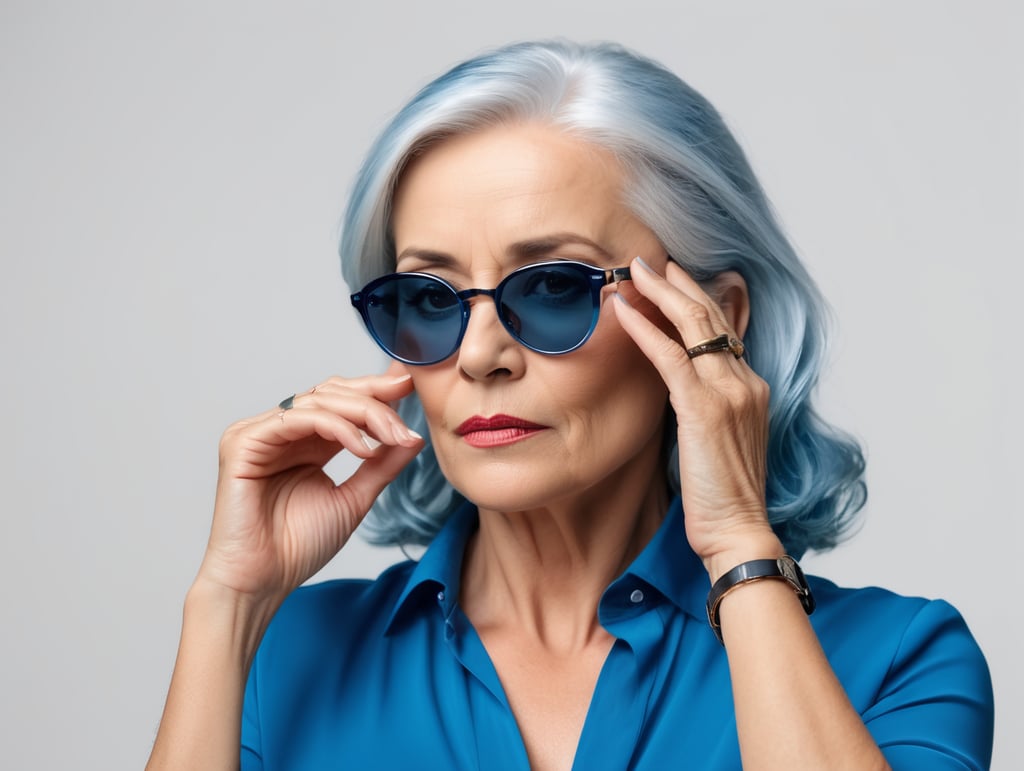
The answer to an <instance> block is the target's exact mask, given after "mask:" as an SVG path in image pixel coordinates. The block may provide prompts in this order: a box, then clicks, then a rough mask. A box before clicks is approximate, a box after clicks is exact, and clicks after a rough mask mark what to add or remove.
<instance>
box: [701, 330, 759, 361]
mask: <svg viewBox="0 0 1024 771" xmlns="http://www.w3.org/2000/svg"><path fill="white" fill-rule="evenodd" d="M745 350H746V348H744V346H743V342H742V341H741V340H739V339H738V338H735V337H731V336H729V335H725V334H722V335H716V336H715V337H709V338H708V339H707V340H701V341H700V342H699V343H697V344H696V345H695V346H693V347H692V348H687V349H686V355H687V356H689V357H690V358H691V359H695V358H697V357H698V356H703V355H704V354H705V353H721V352H723V351H728V352H729V353H731V354H732V355H733V356H735V357H736V358H737V359H738V358H740V357H741V356H742V355H743V352H744V351H745Z"/></svg>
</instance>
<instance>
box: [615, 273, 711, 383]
mask: <svg viewBox="0 0 1024 771" xmlns="http://www.w3.org/2000/svg"><path fill="white" fill-rule="evenodd" d="M611 306H612V309H613V310H614V312H615V316H616V318H617V319H618V321H619V324H620V325H621V326H622V328H623V329H624V330H626V334H628V335H629V336H630V337H631V338H633V341H634V342H635V343H636V345H637V347H638V348H639V349H640V350H641V351H642V352H643V354H644V356H646V357H647V358H648V359H649V360H650V361H651V363H652V364H654V367H655V369H657V370H658V373H659V374H660V375H661V379H662V380H664V381H665V384H666V385H667V386H668V388H669V390H670V391H675V390H677V389H679V388H681V387H692V386H695V385H697V384H698V383H699V378H698V376H697V373H696V371H695V370H694V367H693V362H692V361H691V360H690V357H689V356H687V355H686V350H685V349H684V348H683V347H682V346H681V345H680V344H679V343H678V341H676V340H674V339H673V338H672V337H670V336H669V335H667V334H666V333H665V332H664V331H663V330H662V329H660V328H659V327H658V325H657V324H655V323H654V322H653V321H651V320H650V318H648V317H647V316H646V315H645V314H643V313H641V312H640V311H639V310H637V308H636V307H635V306H634V305H633V304H632V303H631V302H630V301H629V300H628V299H627V298H626V297H625V295H624V294H623V293H621V292H616V293H615V300H614V302H612V303H611Z"/></svg>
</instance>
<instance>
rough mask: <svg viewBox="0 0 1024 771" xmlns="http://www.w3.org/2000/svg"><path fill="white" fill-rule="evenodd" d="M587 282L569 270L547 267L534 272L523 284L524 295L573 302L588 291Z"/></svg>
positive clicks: (547, 300) (546, 300)
mask: <svg viewBox="0 0 1024 771" xmlns="http://www.w3.org/2000/svg"><path fill="white" fill-rule="evenodd" d="M586 290H587V286H586V282H584V281H582V280H581V279H580V277H579V276H577V275H575V274H574V273H572V272H570V271H567V270H559V269H557V268H554V269H545V270H537V271H535V272H532V273H531V274H530V276H529V278H527V279H526V281H525V282H524V285H523V290H522V292H523V296H524V297H532V298H534V299H537V300H541V301H544V302H559V303H561V302H573V301H574V300H575V299H577V298H578V297H579V296H580V295H581V294H584V293H586Z"/></svg>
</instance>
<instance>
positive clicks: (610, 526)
mask: <svg viewBox="0 0 1024 771" xmlns="http://www.w3.org/2000/svg"><path fill="white" fill-rule="evenodd" d="M667 509H668V492H667V486H666V483H665V480H664V477H663V476H662V475H661V474H657V475H654V476H653V478H648V479H647V480H646V483H645V484H644V485H642V486H639V487H638V486H637V485H635V484H634V485H630V484H621V483H619V484H600V485H597V486H596V487H595V488H593V489H591V490H588V491H587V492H586V493H585V494H583V495H580V496H574V497H573V498H571V499H565V500H559V501H555V502H553V503H552V504H550V505H547V506H544V507H542V508H538V509H532V510H529V511H516V512H498V511H491V510H484V509H481V510H480V529H479V531H478V532H477V534H476V536H475V537H474V538H473V540H471V541H470V543H469V545H468V546H467V550H466V557H465V560H464V562H463V579H462V587H463V588H462V593H461V597H460V600H461V603H462V605H463V609H464V610H465V612H466V614H467V615H468V616H469V618H470V619H471V620H472V622H473V625H474V626H475V627H476V628H477V630H478V631H479V632H480V633H481V634H486V633H487V632H489V631H497V630H501V629H515V630H516V631H517V632H518V634H520V635H529V636H530V637H532V638H533V640H534V641H535V642H536V643H538V644H541V645H543V646H544V647H545V648H548V649H551V650H557V651H559V652H561V653H572V652H573V651H575V650H580V649H582V648H583V647H585V646H586V645H588V644H589V643H591V642H592V641H594V639H595V638H596V637H600V636H602V635H606V634H607V633H606V632H604V630H603V629H601V627H600V625H599V624H598V620H597V608H598V603H599V602H600V599H601V595H602V593H603V592H604V590H605V589H606V588H607V586H608V584H610V583H611V582H612V581H613V580H614V579H615V578H616V577H618V576H619V575H620V574H621V573H622V572H623V570H625V568H626V567H627V566H628V565H629V564H630V562H632V561H633V559H634V558H635V557H636V556H637V554H639V553H640V551H641V550H642V549H643V548H644V546H646V545H647V543H648V541H650V540H651V538H652V537H653V535H654V533H655V532H656V531H657V529H658V526H659V525H660V524H661V521H662V519H664V516H665V512H666V510H667Z"/></svg>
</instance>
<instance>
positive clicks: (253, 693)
mask: <svg viewBox="0 0 1024 771" xmlns="http://www.w3.org/2000/svg"><path fill="white" fill-rule="evenodd" d="M258 662H259V653H257V654H256V658H255V659H253V662H252V666H251V667H250V668H249V678H248V680H247V681H246V684H245V698H244V700H243V702H242V747H241V763H240V767H241V771H263V753H262V748H261V745H262V742H261V731H260V714H259V695H258V693H257V681H258V678H257V675H256V673H257V671H258V669H259V667H258Z"/></svg>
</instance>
